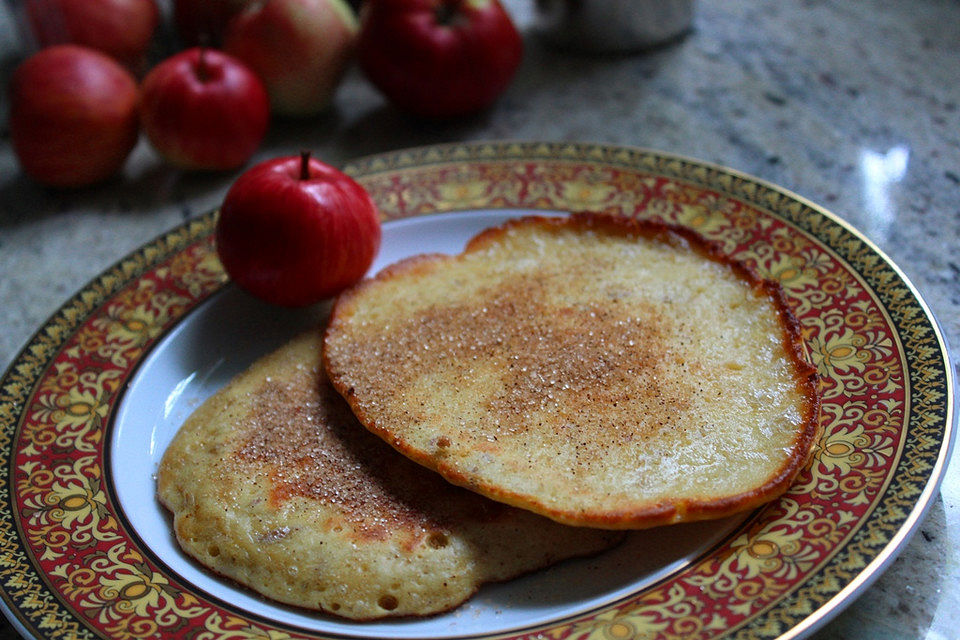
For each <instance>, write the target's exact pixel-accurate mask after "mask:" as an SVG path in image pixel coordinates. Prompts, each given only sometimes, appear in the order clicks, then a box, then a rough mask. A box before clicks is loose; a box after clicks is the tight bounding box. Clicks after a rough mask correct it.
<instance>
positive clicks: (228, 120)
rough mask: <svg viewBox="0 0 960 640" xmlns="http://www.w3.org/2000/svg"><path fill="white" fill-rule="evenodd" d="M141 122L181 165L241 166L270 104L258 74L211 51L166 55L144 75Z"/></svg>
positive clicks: (261, 128) (153, 141) (159, 147)
mask: <svg viewBox="0 0 960 640" xmlns="http://www.w3.org/2000/svg"><path fill="white" fill-rule="evenodd" d="M141 93H142V97H141V101H140V121H141V124H142V126H143V131H144V133H146V135H147V138H149V140H150V143H151V144H152V145H153V147H154V148H155V149H156V150H157V151H158V152H159V153H160V155H161V156H163V157H164V158H166V159H167V160H168V161H169V162H171V163H172V164H174V165H177V166H179V167H182V168H184V169H200V170H214V171H216V170H228V169H236V168H237V167H240V166H241V165H243V164H244V163H245V162H246V161H247V160H249V159H250V156H252V155H253V153H254V152H255V151H256V150H257V147H259V146H260V143H261V142H262V141H263V137H264V135H266V133H267V126H268V125H269V122H270V106H269V100H268V98H267V91H266V89H265V88H264V86H263V82H261V80H260V78H258V77H257V75H256V74H255V73H254V72H253V71H251V70H250V69H249V68H248V67H247V66H246V65H245V64H243V63H242V62H240V61H239V60H237V59H236V58H234V57H233V56H230V55H227V54H226V53H223V52H222V51H217V50H216V49H207V48H202V47H194V48H192V49H187V50H186V51H182V52H180V53H178V54H175V55H173V56H171V57H170V58H167V59H166V60H164V61H163V62H161V63H160V64H158V65H157V66H155V67H154V68H153V69H151V70H150V73H148V74H147V76H146V77H145V78H144V79H143V84H142V87H141Z"/></svg>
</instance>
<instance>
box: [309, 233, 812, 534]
mask: <svg viewBox="0 0 960 640" xmlns="http://www.w3.org/2000/svg"><path fill="white" fill-rule="evenodd" d="M799 345H800V341H799V333H798V325H797V322H796V320H795V318H794V317H793V316H792V315H791V314H790V312H789V310H788V308H787V306H786V303H785V300H784V297H783V295H782V292H781V290H780V288H779V286H777V285H776V284H773V283H770V282H765V281H763V280H761V279H760V278H758V277H757V276H755V275H754V273H753V272H752V271H750V270H749V269H748V268H747V267H745V266H744V265H742V264H739V263H737V262H734V261H732V260H730V259H727V258H725V257H724V256H723V255H722V254H721V253H720V251H719V250H718V249H717V247H715V246H714V245H712V244H710V243H708V242H707V241H706V240H704V239H703V238H702V237H700V236H699V235H697V234H695V233H694V232H692V231H689V230H687V229H683V228H679V227H671V226H667V225H663V224H657V223H649V222H637V221H628V220H626V219H622V218H607V217H602V216H591V215H579V216H572V217H566V218H543V217H531V218H525V219H521V220H515V221H511V222H508V223H507V224H504V225H503V226H501V227H498V228H494V229H489V230H487V231H485V232H483V233H481V234H479V235H478V236H477V237H475V238H474V239H473V240H472V241H470V243H469V244H468V245H467V247H466V249H465V250H464V252H463V253H462V254H460V255H457V256H442V255H427V256H419V257H415V258H411V259H407V260H404V261H401V262H399V263H397V264H395V265H393V266H391V267H388V268H387V269H385V270H384V271H382V272H381V273H379V274H378V275H377V276H376V277H374V278H372V279H368V280H366V281H364V282H362V283H360V284H359V285H358V286H356V287H355V288H353V289H352V290H350V291H348V292H346V293H344V294H343V295H341V297H340V298H339V299H338V300H337V302H336V304H335V307H334V311H333V314H332V318H331V321H330V324H329V326H328V329H327V333H326V338H325V344H324V363H325V367H326V370H327V373H328V375H329V377H330V380H331V381H332V383H333V385H334V386H335V387H336V388H337V390H338V391H339V392H340V393H341V394H342V395H343V396H344V397H345V398H346V399H347V401H348V402H349V403H350V405H351V407H352V408H353V410H354V413H355V414H356V415H357V417H358V418H359V420H360V422H361V423H363V424H364V426H366V427H367V428H368V429H369V430H370V431H372V432H373V433H375V434H377V435H379V436H380V437H381V438H383V439H384V440H386V441H387V442H388V443H390V444H391V445H392V446H393V447H394V448H395V449H397V450H398V451H400V452H401V453H403V454H404V455H406V456H407V457H409V458H411V459H412V460H415V461H416V462H418V463H419V464H421V465H424V466H426V467H428V468H430V469H433V470H434V471H437V472H438V473H440V474H441V475H442V476H443V477H445V478H446V479H448V480H450V481H451V482H453V483H456V484H458V485H461V486H464V487H469V488H470V489H472V490H474V491H476V492H478V493H480V494H483V495H485V496H487V497H490V498H492V499H494V500H498V501H500V502H504V503H507V504H510V505H514V506H518V507H522V508H525V509H529V510H531V511H533V512H536V513H539V514H542V515H545V516H548V517H550V518H553V519H554V520H557V521H559V522H563V523H567V524H574V525H584V526H596V527H609V528H643V527H649V526H654V525H659V524H666V523H674V522H681V521H688V520H697V519H705V518H716V517H722V516H725V515H729V514H731V513H735V512H738V511H741V510H745V509H749V508H752V507H755V506H757V505H759V504H762V503H764V502H766V501H769V500H771V499H773V498H775V497H776V496H778V495H780V494H782V493H783V492H784V491H785V490H786V489H787V487H788V486H789V485H790V483H791V481H792V480H793V478H794V477H795V476H796V474H797V473H798V472H799V470H800V469H801V467H802V466H803V464H804V462H805V461H806V459H807V457H808V454H809V451H810V448H811V444H812V442H813V440H814V438H815V435H816V433H817V428H818V413H819V397H818V389H817V378H816V375H815V373H814V369H813V368H812V367H811V366H810V365H809V364H808V363H807V362H806V360H805V359H804V357H803V354H802V352H801V348H800V346H799Z"/></svg>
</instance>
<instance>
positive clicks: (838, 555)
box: [0, 143, 955, 640]
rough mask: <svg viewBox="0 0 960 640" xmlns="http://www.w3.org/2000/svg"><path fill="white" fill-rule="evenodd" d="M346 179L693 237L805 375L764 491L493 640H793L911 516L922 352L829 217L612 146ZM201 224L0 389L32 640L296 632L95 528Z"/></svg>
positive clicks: (475, 152)
mask: <svg viewBox="0 0 960 640" xmlns="http://www.w3.org/2000/svg"><path fill="white" fill-rule="evenodd" d="M346 170H347V171H348V172H350V173H352V174H353V175H354V176H356V177H357V178H358V179H359V180H360V182H362V183H363V184H364V186H365V187H366V188H367V189H368V190H369V191H370V193H371V194H372V195H373V197H374V198H375V200H376V201H377V202H378V203H379V205H380V207H381V209H382V212H383V215H384V218H385V219H396V218H403V217H408V216H417V215H422V214H426V213H431V212H448V211H458V210H471V209H497V208H505V209H506V208H515V209H548V210H593V211H605V212H610V213H614V214H617V215H624V216H637V217H654V218H661V219H665V220H669V221H673V222H678V223H681V224H684V225H688V226H690V227H693V228H695V229H697V230H698V231H700V232H701V233H702V234H704V235H706V236H708V237H710V238H713V239H715V240H718V241H720V242H721V243H722V244H723V246H724V247H725V249H726V251H727V252H729V253H730V254H732V255H735V256H736V257H737V258H739V259H741V260H745V261H747V262H749V263H751V264H753V265H755V266H756V268H758V269H759V270H760V271H761V272H762V273H764V274H766V275H768V276H769V277H771V278H774V279H777V280H778V281H780V282H781V283H782V285H783V286H784V288H785V290H786V292H787V295H788V299H789V301H790V303H791V305H792V306H793V309H794V311H795V313H796V315H797V317H798V318H799V320H800V322H801V325H802V327H803V337H804V339H805V341H806V345H807V348H808V352H809V356H810V358H811V360H812V362H813V363H814V364H815V365H816V366H817V367H818V369H819V371H820V373H821V374H822V377H823V415H822V426H823V429H824V431H823V436H822V438H821V439H820V441H819V442H818V444H817V446H816V449H815V453H814V456H813V459H812V460H811V462H810V464H809V465H808V467H807V469H806V470H805V471H804V472H803V473H802V475H801V476H800V478H799V479H798V480H797V482H796V483H795V485H794V486H793V488H792V489H791V490H790V491H789V492H788V494H787V495H785V496H784V497H783V498H782V499H780V500H778V501H776V502H774V503H772V504H770V505H768V506H767V507H766V508H764V509H762V510H760V511H759V512H757V513H756V514H754V516H753V517H751V518H749V519H747V520H746V521H744V523H743V525H742V526H741V527H740V529H739V530H737V531H736V532H735V534H734V535H733V536H731V537H729V538H727V539H726V541H725V542H724V543H723V544H721V545H720V546H718V547H716V548H713V549H712V550H711V551H709V552H708V553H706V554H704V555H703V556H701V557H699V558H697V559H696V560H695V561H694V562H692V563H690V564H689V565H688V566H686V567H685V568H683V569H682V570H680V571H678V572H675V573H674V574H672V575H670V576H668V577H667V578H665V579H663V580H661V581H659V582H657V583H656V584H653V585H651V586H650V587H648V588H645V589H643V590H641V591H639V592H636V593H633V594H631V595H630V596H629V597H627V598H624V599H621V600H620V601H617V602H615V603H613V604H610V605H606V606H603V607H601V608H600V609H598V610H594V611H590V612H587V613H586V614H582V615H578V616H576V617H574V618H567V619H560V620H556V621H554V622H551V623H549V624H547V625H543V626H541V627H538V628H532V629H526V630H522V631H519V632H513V633H511V634H509V635H508V636H498V637H511V638H518V639H519V638H534V637H537V638H539V637H544V638H554V639H561V638H611V639H629V638H680V637H682V638H719V637H724V638H727V637H729V638H776V637H796V636H799V635H802V634H804V633H805V632H806V631H808V630H810V629H811V628H813V627H815V626H816V625H817V624H819V622H820V621H822V619H823V618H824V617H825V616H827V615H829V613H830V611H832V610H834V609H835V608H836V607H837V606H838V605H839V604H840V603H841V602H842V601H843V600H845V599H847V598H849V597H851V596H852V595H853V594H854V593H855V592H856V591H857V589H859V588H861V587H862V586H863V585H864V583H866V582H867V581H869V580H870V578H871V576H873V575H874V574H876V573H877V572H878V571H879V570H880V569H881V568H882V567H883V566H885V564H886V563H887V562H889V561H890V560H891V559H892V557H893V554H894V553H895V552H896V550H897V549H898V548H899V546H901V545H902V544H903V542H904V541H905V539H906V537H907V535H908V534H909V531H910V530H911V529H912V528H913V526H914V525H916V524H917V522H918V521H919V518H920V517H921V515H922V511H923V509H924V507H925V506H926V504H927V502H928V501H929V500H930V499H931V497H932V496H933V495H934V493H935V491H936V486H937V483H938V481H939V478H940V475H941V474H942V471H943V469H944V465H945V462H946V459H947V456H948V454H949V450H950V444H951V442H952V438H953V427H954V421H955V416H954V415H953V393H954V392H953V380H952V378H951V375H952V373H951V370H950V367H949V365H948V363H949V361H948V359H947V354H946V351H945V346H944V344H943V340H942V338H941V336H940V333H939V331H938V329H937V327H936V324H935V322H934V321H933V319H932V318H931V316H930V313H929V311H928V310H927V308H926V306H925V305H924V303H923V302H922V301H921V300H920V299H919V298H918V296H917V293H916V291H915V290H914V289H913V287H912V286H911V285H910V284H909V283H908V282H907V281H906V280H905V278H904V277H903V275H902V274H901V273H900V271H899V270H898V269H897V268H896V267H895V266H894V265H893V264H892V263H891V262H890V261H889V260H888V259H887V258H885V257H884V256H883V255H882V254H881V253H880V252H879V251H878V250H877V249H876V248H875V247H873V246H872V245H871V244H870V243H869V242H868V241H867V240H866V239H864V237H863V236H861V235H860V234H858V233H857V232H856V231H854V230H853V229H851V228H850V227H848V226H847V225H845V224H844V223H842V222H840V221H839V220H838V219H837V218H836V217H834V216H833V215H831V214H829V213H827V212H825V211H823V210H822V209H820V208H818V207H816V206H815V205H812V204H810V203H808V202H805V201H803V200H801V199H799V198H797V197H796V196H794V195H792V194H790V193H787V192H785V191H784V190H782V189H779V188H777V187H774V186H772V185H768V184H764V183H762V182H760V181H758V180H756V179H753V178H750V177H747V176H743V175H739V174H736V173H734V172H731V171H729V170H726V169H722V168H719V167H715V166H710V165H704V164H702V163H698V162H695V161H691V160H686V159H683V158H678V157H674V156H668V155H664V154H660V153H655V152H649V151H644V150H639V149H631V148H623V147H612V146H595V145H581V144H559V143H558V144H540V143H479V144H470V145H451V146H440V147H427V148H422V149H415V150H410V151H402V152H396V153H391V154H386V155H381V156H374V157H370V158H366V159H361V160H359V161H356V162H354V163H351V164H350V165H348V166H347V167H346ZM214 222H215V213H211V214H209V215H207V216H205V217H203V218H200V219H197V220H194V221H192V222H189V223H188V224H185V225H184V226H182V227H179V228H177V229H175V230H173V231H171V232H170V233H168V234H166V235H164V236H163V237H161V238H159V239H157V240H155V241H153V242H151V243H150V244H148V245H146V246H145V247H143V248H142V249H140V250H138V251H137V252H135V253H134V254H132V255H130V256H129V257H127V258H125V259H124V260H122V261H121V262H119V263H118V264H117V265H115V266H114V267H112V268H111V269H109V270H107V271H106V272H105V273H103V274H102V275H101V276H100V277H98V278H97V279H95V280H94V281H93V282H91V283H90V284H89V285H88V286H87V287H85V288H84V289H83V290H82V291H80V292H79V293H77V294H76V295H75V296H74V297H73V298H71V299H70V300H69V301H68V302H67V303H66V304H64V306H63V307H62V308H61V309H60V310H59V311H58V312H57V313H56V314H55V315H54V316H53V317H52V318H51V319H50V320H49V321H48V322H47V324H46V325H45V326H43V327H42V328H41V329H40V330H39V331H38V332H37V334H36V335H35V336H34V337H33V339H32V340H31V341H30V342H29V343H28V344H27V346H26V347H25V348H24V350H23V351H22V352H21V353H20V354H19V356H18V357H17V358H16V360H15V361H14V363H13V364H12V366H11V367H10V369H9V370H8V371H7V373H6V375H5V376H4V378H3V379H2V382H0V452H2V454H0V455H2V466H0V473H2V475H3V483H2V485H0V486H2V493H0V509H2V511H3V516H4V517H3V520H2V524H0V584H2V596H3V599H4V601H5V604H6V606H7V608H8V609H9V611H10V614H11V615H12V616H13V617H14V618H15V619H16V621H17V622H18V624H20V625H22V627H23V628H24V629H26V630H27V631H28V632H29V633H31V634H33V635H34V636H36V637H41V638H61V637H71V638H95V637H103V638H123V639H128V638H129V639H133V638H145V637H155V636H158V635H164V636H178V637H184V638H195V639H198V640H199V639H208V638H209V639H213V638H231V639H242V638H263V639H267V638H270V639H273V640H279V639H281V638H306V637H318V636H316V635H312V634H311V633H309V632H304V631H303V630H299V629H291V628H284V627H282V626H280V625H275V626H274V625H271V624H270V623H269V621H266V622H265V621H264V620H262V619H259V618H254V617H246V616H244V615H242V614H239V613H238V612H236V611H234V610H227V609H224V608H221V607H220V606H218V605H217V604H215V603H213V602H210V601H207V600H205V599H204V598H203V595H202V594H198V593H196V592H194V591H193V590H191V589H190V588H189V585H183V584H178V583H177V581H176V578H175V577H173V576H170V575H167V574H165V572H164V568H163V567H162V566H160V565H159V564H158V563H154V562H152V561H151V559H150V558H151V556H150V554H149V552H148V551H147V550H145V549H142V548H139V547H138V542H137V539H136V537H135V536H132V535H131V533H130V532H129V531H127V530H126V529H125V527H124V525H123V521H122V518H119V517H118V515H117V508H116V504H115V498H114V495H113V492H112V489H111V486H112V484H113V483H114V482H117V481H118V480H120V479H117V478H111V477H109V474H108V473H107V472H106V469H107V468H108V465H107V463H106V462H105V457H107V456H109V451H108V447H107V446H106V445H105V443H107V442H108V441H109V432H110V429H111V424H112V419H113V417H114V413H115V409H116V407H117V405H118V403H119V401H120V398H121V396H122V394H123V390H124V384H125V382H126V381H127V380H129V378H130V376H131V375H132V372H133V371H134V370H135V369H136V368H137V366H138V364H139V363H140V362H141V361H142V360H143V358H144V357H145V356H146V354H147V353H148V352H149V350H150V349H151V347H152V345H154V344H155V343H156V341H157V340H158V338H160V337H161V336H162V335H163V334H164V333H165V332H167V331H168V330H170V329H171V328H172V327H174V326H176V325H177V323H178V321H180V320H181V319H182V318H183V317H184V315H185V314H187V313H188V312H189V311H190V310H191V309H193V308H195V307H196V306H197V305H199V304H200V303H202V302H203V301H204V300H206V299H207V298H209V297H210V296H211V295H212V294H213V293H214V292H216V291H218V290H219V289H220V288H221V287H223V286H224V283H225V281H226V279H225V277H224V274H223V272H222V269H221V267H220V265H219V262H218V261H217V259H216V255H215V252H214V249H213V244H212V238H211V232H212V230H213V227H214Z"/></svg>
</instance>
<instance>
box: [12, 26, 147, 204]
mask: <svg viewBox="0 0 960 640" xmlns="http://www.w3.org/2000/svg"><path fill="white" fill-rule="evenodd" d="M137 99H138V91H137V81H136V79H135V78H134V77H133V75H132V74H131V73H130V72H129V71H128V70H127V69H126V68H124V67H123V66H121V65H120V64H119V63H118V62H116V61H115V60H113V59H112V58H110V57H108V56H106V55H104V54H103V53H100V52H99V51H94V50H93V49H90V48H87V47H81V46H78V45H72V44H64V45H56V46H52V47H48V48H46V49H42V50H40V51H39V52H37V53H35V54H34V55H32V56H31V57H29V58H27V59H26V60H25V61H23V62H22V63H21V64H20V65H19V66H18V67H17V69H16V70H15V71H14V73H13V76H12V77H11V81H10V138H11V142H12V144H13V150H14V153H15V154H16V156H17V159H18V160H19V162H20V166H21V168H22V169H23V171H24V173H26V174H27V175H28V176H30V177H31V178H33V179H34V180H36V181H37V182H40V183H42V184H45V185H49V186H54V187H79V186H84V185H88V184H93V183H95V182H99V181H101V180H104V179H106V178H108V177H110V176H112V175H113V174H115V173H116V172H117V171H118V170H119V169H120V168H121V167H122V166H123V163H124V161H125V160H126V159H127V156H128V155H129V154H130V151H131V150H132V149H133V146H134V145H135V144H136V142H137V137H138V135H139V128H138V123H137Z"/></svg>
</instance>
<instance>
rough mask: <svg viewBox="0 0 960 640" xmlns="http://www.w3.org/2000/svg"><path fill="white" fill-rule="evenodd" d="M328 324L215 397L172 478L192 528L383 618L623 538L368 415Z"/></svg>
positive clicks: (185, 429)
mask: <svg viewBox="0 0 960 640" xmlns="http://www.w3.org/2000/svg"><path fill="white" fill-rule="evenodd" d="M320 342H321V332H320V331H319V330H316V331H313V332H309V333H306V334H304V335H301V336H299V337H298V338H296V339H295V340H293V341H292V342H291V343H290V344H288V345H286V346H284V347H282V348H281V349H279V350H278V351H276V352H274V353H273V354H271V355H269V356H267V357H265V358H264V359H262V360H260V361H258V362H257V363H255V364H254V365H253V366H252V367H251V368H250V369H249V370H247V371H246V372H245V373H243V374H241V375H240V376H238V377H237V378H235V379H234V380H232V381H231V382H230V383H229V384H228V385H227V386H226V387H224V388H223V389H222V390H220V391H219V392H218V393H216V394H215V395H214V396H212V397H211V398H210V399H209V400H207V401H206V402H205V403H204V404H203V405H201V406H200V407H199V408H198V409H197V410H196V411H195V412H194V413H193V414H192V415H191V416H190V417H189V418H188V420H187V421H186V422H185V423H184V425H183V426H182V427H181V429H180V430H179V431H178V433H177V434H176V436H175V438H174V440H173V442H172V443H171V444H170V446H169V448H168V449H167V451H166V452H165V453H164V456H163V459H162V461H161V464H160V468H159V473H158V478H157V483H158V495H159V498H160V501H161V502H162V504H163V505H164V506H165V507H167V509H169V510H170V511H171V512H172V513H173V526H174V531H175V533H176V537H177V541H178V542H179V544H180V546H181V547H182V548H183V550H184V551H186V553H187V554H189V555H190V556H193V557H194V558H196V559H197V560H199V561H200V563H202V564H203V565H205V566H207V567H209V568H210V569H212V570H213V571H215V572H216V573H218V574H222V575H224V576H227V577H229V578H232V579H233V580H235V581H236V582H239V583H241V584H243V585H246V586H248V587H250V588H252V589H254V590H256V591H258V592H260V593H262V594H263V595H265V596H268V597H269V598H272V599H274V600H277V601H279V602H282V603H287V604H292V605H296V606H300V607H306V608H310V609H319V610H322V611H325V612H328V613H331V614H336V615H337V616H341V617H345V618H351V619H357V620H367V619H375V618H383V617H387V616H422V615H427V614H432V613H437V612H440V611H444V610H447V609H450V608H452V607H455V606H456V605H458V604H460V603H461V602H463V601H464V600H466V599H467V598H468V597H470V595H471V594H473V593H474V591H476V589H477V588H478V586H479V585H481V584H482V583H485V582H490V581H500V580H506V579H509V578H512V577H514V576H517V575H520V574H523V573H527V572H530V571H533V570H535V569H538V568H541V567H544V566H547V565H549V564H551V563H554V562H556V561H558V560H561V559H564V558H569V557H573V556H580V555H588V554H594V553H597V552H599V551H601V550H603V549H606V548H608V547H610V546H612V545H613V544H614V543H616V542H617V541H618V540H619V539H620V536H619V535H610V534H611V532H609V531H597V530H590V529H578V528H573V527H564V526H561V525H558V524H556V523H554V522H551V521H550V520H547V519H545V518H542V517H540V516H536V515H534V514H532V513H529V512H526V511H521V510H519V509H514V508H511V507H507V506H505V505H503V504H500V503H497V502H493V501H490V500H487V499H485V498H482V497H480V496H478V495H476V494H474V493H471V492H469V491H466V490H464V489H461V488H459V487H455V486H453V485H451V484H449V483H448V482H446V481H445V480H443V479H442V478H441V477H440V476H438V475H436V474H434V473H432V472H430V471H427V470H426V469H424V468H422V467H420V466H418V465H416V464H414V463H412V462H410V461H409V460H407V459H406V458H404V457H403V456H401V455H399V454H397V453H396V452H395V451H393V450H392V449H391V448H390V447H389V446H387V445H386V444H384V443H383V442H382V441H381V440H379V439H378V438H376V437H374V436H373V435H371V434H370V433H369V432H367V431H366V430H365V429H363V427H362V426H360V425H359V424H358V423H357V422H356V419H355V418H354V417H353V414H352V413H351V412H350V408H349V407H348V406H347V405H346V403H344V402H343V400H342V399H341V398H340V396H338V395H337V393H336V392H335V391H334V390H332V389H331V388H330V387H329V385H328V384H326V381H325V379H324V377H323V374H322V369H321V367H320Z"/></svg>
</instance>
